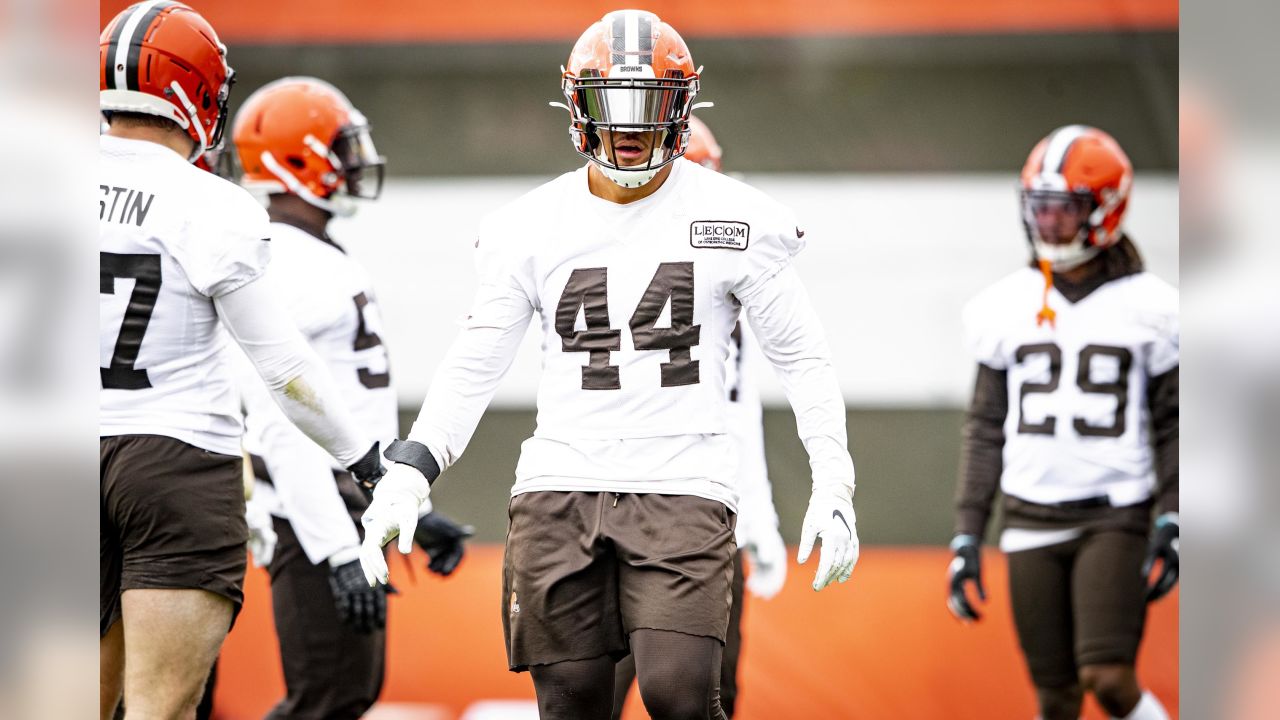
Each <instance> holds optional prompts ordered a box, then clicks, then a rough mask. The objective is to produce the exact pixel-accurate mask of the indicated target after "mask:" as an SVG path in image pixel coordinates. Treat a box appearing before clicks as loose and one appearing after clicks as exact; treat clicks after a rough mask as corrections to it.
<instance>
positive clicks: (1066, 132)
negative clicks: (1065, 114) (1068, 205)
mask: <svg viewBox="0 0 1280 720" xmlns="http://www.w3.org/2000/svg"><path fill="white" fill-rule="evenodd" d="M1088 131H1089V128H1088V127H1086V126H1084V125H1068V126H1066V127H1062V128H1058V129H1057V130H1054V131H1053V135H1052V136H1050V138H1049V146H1048V147H1046V148H1045V150H1044V162H1043V164H1041V166H1040V174H1041V175H1050V174H1052V175H1061V174H1062V167H1063V165H1065V164H1066V162H1067V151H1069V150H1070V149H1071V146H1072V145H1074V144H1075V142H1076V140H1079V139H1080V138H1082V137H1084V134H1085V133H1086V132H1088Z"/></svg>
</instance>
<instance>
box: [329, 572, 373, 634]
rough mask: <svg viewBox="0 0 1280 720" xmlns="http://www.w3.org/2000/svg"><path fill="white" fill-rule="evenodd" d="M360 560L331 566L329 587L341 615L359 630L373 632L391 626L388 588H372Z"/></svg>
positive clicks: (346, 621) (347, 622)
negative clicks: (389, 621)
mask: <svg viewBox="0 0 1280 720" xmlns="http://www.w3.org/2000/svg"><path fill="white" fill-rule="evenodd" d="M360 565H361V561H360V560H351V561H349V562H345V563H342V564H341V565H334V566H331V567H330V568H329V587H330V588H332V589H333V602H334V605H335V606H336V607H337V609H338V617H340V618H342V621H343V622H344V623H346V624H348V625H350V626H351V627H353V628H355V629H356V631H358V632H362V633H370V632H373V631H374V630H380V629H382V628H384V627H386V625H387V589H386V588H385V587H382V586H375V587H370V586H369V585H368V584H367V583H366V582H365V581H364V578H363V577H362V576H363V575H364V573H363V571H362V570H361V568H360Z"/></svg>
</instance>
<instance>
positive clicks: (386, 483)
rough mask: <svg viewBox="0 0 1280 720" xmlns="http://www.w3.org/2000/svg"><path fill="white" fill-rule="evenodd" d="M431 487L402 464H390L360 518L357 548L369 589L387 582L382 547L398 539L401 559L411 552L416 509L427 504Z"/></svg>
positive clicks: (415, 524)
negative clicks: (361, 535)
mask: <svg viewBox="0 0 1280 720" xmlns="http://www.w3.org/2000/svg"><path fill="white" fill-rule="evenodd" d="M430 492H431V483H429V482H427V479H426V478H425V477H423V476H422V473H420V472H418V471H417V470H416V469H414V468H413V467H411V466H409V465H405V464H403V463H391V467H390V468H388V469H387V474H386V475H384V476H383V477H382V480H381V481H380V482H379V483H378V486H377V487H376V488H374V490H373V502H371V503H369V508H368V509H367V510H365V511H364V515H362V516H361V517H360V523H361V524H362V525H364V542H363V543H361V545H360V567H361V568H363V569H364V579H365V580H368V581H369V585H370V586H376V585H377V584H378V583H380V582H381V583H383V584H386V582H387V572H388V571H387V559H386V557H384V556H383V554H382V546H383V545H386V544H387V543H389V542H391V541H392V540H394V539H395V538H396V537H397V536H399V538H400V542H399V543H397V544H396V547H397V548H398V549H399V550H400V552H401V553H402V554H404V555H408V554H409V553H410V552H413V531H414V530H415V529H417V527H418V508H419V506H421V505H422V503H424V502H426V501H427V496H428V495H429V494H430Z"/></svg>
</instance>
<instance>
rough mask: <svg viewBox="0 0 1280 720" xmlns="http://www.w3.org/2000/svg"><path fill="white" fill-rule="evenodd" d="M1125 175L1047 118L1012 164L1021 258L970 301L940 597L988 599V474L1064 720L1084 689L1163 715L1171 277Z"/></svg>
mask: <svg viewBox="0 0 1280 720" xmlns="http://www.w3.org/2000/svg"><path fill="white" fill-rule="evenodd" d="M1132 182H1133V168H1132V167H1131V165H1130V163H1129V158H1128V157H1126V155H1125V153H1124V151H1123V150H1121V149H1120V146H1119V145H1118V144H1117V143H1116V141H1115V140H1114V139H1112V137H1111V136H1110V135H1108V134H1106V133H1104V132H1102V131H1101V130H1098V129H1096V128H1092V127H1086V126H1083V125H1070V126H1067V127H1062V128H1059V129H1057V130H1054V131H1053V132H1052V133H1050V134H1049V136H1048V137H1046V138H1044V139H1043V140H1041V141H1040V143H1039V144H1038V145H1036V146H1035V149H1033V150H1032V151H1031V155H1030V157H1029V158H1028V159H1027V163H1026V165H1025V167H1023V169H1022V180H1021V195H1020V202H1021V207H1022V220H1023V224H1024V226H1025V228H1026V233H1027V239H1028V240H1029V241H1030V244H1031V250H1032V262H1031V264H1030V266H1029V267H1026V268H1023V269H1021V270H1018V271H1017V272H1015V273H1013V274H1012V275H1009V276H1008V277H1006V278H1004V279H1003V280H1001V281H999V282H997V283H996V284H995V285H992V286H991V287H989V288H987V289H986V290H984V291H983V292H982V293H981V294H979V295H978V296H977V297H976V298H975V299H974V300H972V301H971V302H970V303H969V304H968V305H967V306H966V308H965V310H964V324H965V330H966V334H967V336H968V342H969V346H970V349H971V350H972V352H973V353H974V355H975V357H976V359H977V361H978V374H977V384H976V387H975V389H974V393H973V399H972V402H971V403H970V406H969V411H968V415H967V418H966V421H965V430H964V445H963V453H962V456H961V462H960V477H959V487H958V491H957V499H956V505H957V508H956V535H955V539H954V540H953V541H952V549H953V550H954V551H955V558H954V559H953V560H952V562H951V566H950V573H949V579H950V595H949V598H948V607H949V608H950V609H951V611H952V613H954V614H955V615H956V617H958V618H960V619H962V620H965V621H974V620H977V619H978V618H979V615H978V612H977V610H976V609H975V608H974V606H973V604H972V602H971V597H970V596H969V595H968V594H967V593H966V591H967V588H968V586H970V585H972V586H974V589H975V590H976V591H977V595H978V597H979V598H983V599H985V596H986V591H985V589H984V587H983V585H982V573H981V554H980V548H981V542H982V538H983V536H984V534H985V532H986V527H987V520H988V517H989V516H990V514H991V510H992V507H991V506H992V500H993V498H994V496H995V493H996V490H997V488H998V489H1000V490H1001V491H1002V492H1003V495H1004V501H1003V506H1004V518H1005V523H1004V524H1005V527H1004V529H1003V531H1002V533H1001V535H1000V548H1001V550H1003V551H1004V552H1005V553H1007V555H1008V562H1009V591H1010V596H1011V600H1012V605H1013V615H1014V620H1015V623H1016V625H1017V630H1018V637H1019V639H1020V641H1021V644H1022V650H1023V654H1024V655H1025V657H1026V661H1027V665H1028V667H1029V669H1030V673H1031V678H1032V680H1033V682H1034V683H1035V686H1036V695H1037V698H1038V700H1039V705H1040V716H1041V717H1042V718H1043V719H1044V720H1067V719H1070V720H1075V718H1077V717H1078V716H1079V714H1080V706H1081V700H1082V696H1083V693H1085V692H1091V693H1093V695H1094V697H1095V698H1097V700H1098V702H1099V704H1101V705H1102V707H1103V708H1104V709H1106V711H1107V712H1108V713H1110V714H1111V716H1112V717H1114V718H1129V719H1131V720H1162V719H1164V718H1166V717H1167V715H1166V714H1165V711H1164V709H1163V708H1162V707H1161V705H1160V702H1159V701H1158V700H1157V699H1156V698H1155V696H1154V695H1152V694H1151V693H1150V692H1144V691H1143V690H1142V688H1141V686H1139V684H1138V680H1137V676H1136V673H1135V672H1134V660H1135V658H1136V656H1137V652H1138V644H1139V642H1140V641H1141V639H1142V630H1143V623H1144V620H1145V618H1146V606H1147V603H1148V602H1151V601H1153V600H1156V599H1158V598H1160V597H1162V596H1163V595H1165V594H1166V593H1168V592H1169V591H1170V590H1171V589H1172V588H1173V586H1174V584H1175V583H1176V582H1177V578H1178V293H1177V291H1176V290H1175V289H1174V288H1173V287H1171V286H1170V285H1169V284H1168V283H1166V282H1164V281H1162V280H1160V279H1158V278H1156V277H1155V276H1154V275H1152V274H1151V273H1149V272H1146V271H1145V270H1144V269H1143V265H1142V258H1141V256H1140V255H1139V254H1138V250H1137V248H1136V247H1135V246H1134V244H1133V242H1132V241H1131V240H1130V238H1129V237H1128V236H1127V235H1126V234H1125V233H1124V232H1123V230H1122V229H1121V221H1122V220H1123V218H1124V213H1125V209H1126V207H1127V205H1128V201H1129V190H1130V186H1131V184H1132ZM1153 514H1154V515H1155V518H1156V519H1155V522H1154V530H1151V531H1150V532H1149V529H1150V528H1151V527H1152V515H1153ZM1155 565H1158V566H1159V572H1158V573H1156V574H1155V576H1154V579H1153V580H1152V581H1151V583H1150V584H1149V585H1148V584H1146V583H1147V577H1148V575H1149V574H1150V571H1151V570H1152V567H1153V566H1155Z"/></svg>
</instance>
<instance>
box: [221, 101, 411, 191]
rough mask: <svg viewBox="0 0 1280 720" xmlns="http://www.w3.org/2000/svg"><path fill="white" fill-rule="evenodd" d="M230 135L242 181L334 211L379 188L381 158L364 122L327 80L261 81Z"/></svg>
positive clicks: (262, 189)
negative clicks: (263, 83)
mask: <svg viewBox="0 0 1280 720" xmlns="http://www.w3.org/2000/svg"><path fill="white" fill-rule="evenodd" d="M231 135H232V142H233V144H234V145H235V149H236V154H237V156H238V160H239V163H240V167H241V173H242V176H241V177H242V179H241V182H242V184H243V185H244V186H245V187H246V188H249V189H256V190H259V191H264V192H266V193H268V194H270V193H291V194H294V195H297V196H299V197H301V198H302V199H303V200H305V201H307V202H308V203H309V204H311V205H314V206H316V207H319V208H322V209H324V210H328V211H329V212H332V213H334V214H336V215H349V214H350V213H351V212H352V211H354V209H355V206H354V205H353V204H351V203H350V202H347V201H345V198H346V197H348V196H349V197H359V198H364V199H368V200H372V199H375V198H377V197H378V195H379V194H381V192H382V179H383V170H384V168H385V165H386V160H385V159H384V158H383V157H382V156H380V155H378V151H377V149H376V148H375V147H374V144H373V136H372V134H371V133H370V128H369V121H368V120H366V119H365V116H364V115H363V114H362V113H361V112H360V111H359V110H357V109H356V108H355V106H354V105H352V104H351V101H350V100H348V99H347V96H346V95H344V94H343V93H342V91H340V90H338V89H337V88H336V87H334V86H333V85H330V84H329V83H327V82H325V81H323V80H319V79H317V78H313V77H286V78H281V79H279V80H276V81H274V82H272V83H268V84H267V85H264V86H263V87H261V88H259V89H258V90H257V91H256V92H254V93H253V94H252V95H250V96H249V98H248V99H247V100H245V102H244V106H243V107H241V108H240V111H239V112H238V113H237V114H236V120H235V126H234V129H233V130H232V133H231Z"/></svg>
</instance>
